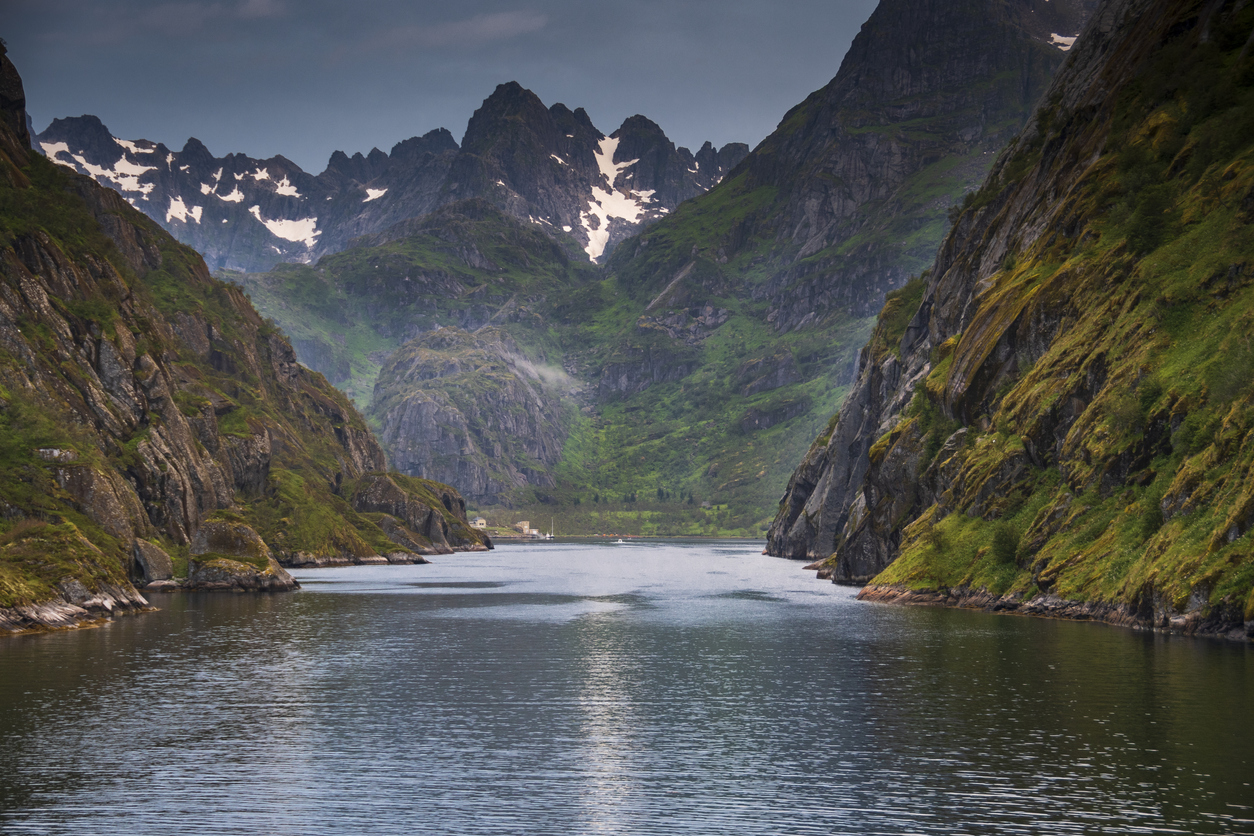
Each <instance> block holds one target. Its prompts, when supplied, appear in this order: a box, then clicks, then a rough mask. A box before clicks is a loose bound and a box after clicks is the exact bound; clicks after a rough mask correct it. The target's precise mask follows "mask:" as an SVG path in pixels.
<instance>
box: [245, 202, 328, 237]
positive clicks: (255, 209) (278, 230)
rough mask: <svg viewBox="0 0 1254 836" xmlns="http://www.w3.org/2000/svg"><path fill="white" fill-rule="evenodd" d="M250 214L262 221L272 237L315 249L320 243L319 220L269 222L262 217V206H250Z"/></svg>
mask: <svg viewBox="0 0 1254 836" xmlns="http://www.w3.org/2000/svg"><path fill="white" fill-rule="evenodd" d="M248 212H249V214H251V215H252V216H253V217H254V218H256V219H257V220H259V221H261V223H262V225H263V226H264V227H265V228H266V229H268V230H270V234H271V235H273V236H275V237H276V238H282V239H283V240H284V241H299V242H301V243H302V244H304V245H305V246H306V247H313V245H314V244H316V243H318V236H319V235H321V234H322V232H321V231H319V229H318V219H317V218H300V219H298V220H288V219H285V218H276V219H275V220H270V221H268V220H266V219H265V218H263V217H262V216H261V207H260V206H250V207H248Z"/></svg>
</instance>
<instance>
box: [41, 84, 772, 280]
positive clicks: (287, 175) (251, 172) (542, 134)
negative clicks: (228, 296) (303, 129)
mask: <svg viewBox="0 0 1254 836" xmlns="http://www.w3.org/2000/svg"><path fill="white" fill-rule="evenodd" d="M524 117H525V118H524ZM624 126H625V127H627V128H628V129H629V133H630V136H631V140H632V141H630V142H629V146H630V147H631V148H632V149H633V150H635V151H636V152H638V153H639V154H641V155H647V156H648V157H649V158H650V159H649V163H647V164H646V166H645V167H644V168H643V169H642V170H641V174H642V175H647V176H645V177H643V178H642V179H648V180H649V188H647V189H636V188H634V186H633V185H632V182H631V181H632V180H633V177H634V173H635V172H634V171H633V169H634V167H635V165H636V163H637V162H639V158H637V159H634V160H633V159H631V158H628V157H626V156H623V155H621V154H616V153H615V151H616V147H617V146H616V144H614V143H612V142H610V140H612V138H613V137H616V136H617V135H618V134H619V133H620V132H621V131H623V130H624V128H620V129H619V130H618V131H616V132H615V133H614V134H611V135H610V136H609V137H606V136H605V135H604V134H602V133H601V132H600V131H599V130H597V129H596V127H595V126H593V125H592V122H591V120H589V119H588V116H587V113H586V112H584V110H583V109H582V108H580V109H577V110H575V111H570V110H569V109H568V108H566V107H565V105H561V104H555V105H553V106H552V107H551V108H546V107H545V106H544V105H543V103H542V102H540V100H539V98H538V97H537V96H536V95H535V94H534V93H532V92H531V91H529V90H526V89H524V88H523V87H522V86H521V85H519V84H518V83H517V82H509V83H507V84H502V85H499V86H498V87H497V89H496V91H494V92H493V93H492V95H490V96H489V97H488V98H487V99H486V100H485V101H484V103H483V105H482V106H480V108H479V109H477V110H476V111H475V114H474V115H473V116H472V117H471V118H470V121H469V123H468V124H467V128H466V134H465V136H464V137H463V144H465V145H466V147H464V148H463V147H462V146H459V145H458V144H457V142H456V141H455V140H454V139H453V136H452V134H451V133H449V132H448V130H446V129H444V128H437V129H435V130H432V131H429V132H428V133H426V134H424V135H422V136H420V137H411V138H410V139H406V140H402V141H400V142H398V143H396V144H395V145H394V146H393V147H392V149H391V151H390V152H386V153H385V152H383V151H381V150H379V149H378V148H374V149H372V150H371V151H370V152H369V153H368V154H365V155H363V154H361V153H360V152H358V153H355V154H353V155H352V156H351V157H350V156H349V155H348V154H345V153H344V152H342V151H336V152H334V153H333V154H332V155H331V157H330V159H329V160H328V162H327V165H326V168H325V169H324V170H323V171H322V173H320V174H317V175H313V174H310V173H308V172H305V171H303V170H302V169H301V168H300V167H299V166H297V165H296V164H295V163H293V162H291V161H290V160H287V159H286V158H284V157H282V156H275V157H271V158H268V159H265V160H259V159H253V158H251V157H248V156H246V155H243V154H228V155H227V156H225V157H214V156H213V155H212V154H211V153H210V152H209V150H208V149H207V148H206V147H205V146H204V144H203V143H201V142H200V141H199V140H197V139H195V138H191V139H189V140H188V141H187V143H186V144H185V145H184V147H183V149H182V150H179V151H175V150H172V149H169V148H167V147H166V146H164V145H161V144H157V143H152V142H149V141H147V140H124V139H117V138H115V137H113V136H112V135H111V133H110V132H109V130H108V129H107V128H106V127H105V126H104V124H103V123H102V122H101V120H100V119H99V118H97V117H95V116H80V117H71V118H65V119H56V120H54V121H53V122H52V123H51V124H50V125H49V126H48V127H47V128H46V129H45V130H44V131H43V132H42V133H41V134H39V135H38V136H37V137H35V143H36V147H37V148H38V149H39V150H41V151H42V152H43V153H44V154H45V155H46V156H48V157H49V158H50V159H52V160H53V161H54V162H57V163H59V164H61V165H65V166H67V167H70V168H73V169H74V170H76V171H78V172H79V173H81V174H87V175H90V176H93V177H95V179H96V180H97V181H98V182H100V183H102V184H103V185H106V186H109V187H111V188H114V189H115V190H119V191H121V192H122V193H123V196H124V197H126V199H127V200H128V202H130V203H131V205H133V206H135V207H136V208H138V209H139V210H140V211H143V212H144V213H145V214H147V215H148V216H149V217H151V218H152V219H153V220H155V221H156V222H157V223H158V224H159V225H161V226H162V227H163V228H164V229H166V231H167V232H170V233H171V234H172V235H174V236H175V237H176V238H178V239H179V240H180V241H183V242H184V243H186V244H189V245H190V246H193V247H194V248H196V249H197V250H198V251H200V252H202V253H203V254H204V255H205V257H206V258H207V260H208V261H209V262H210V263H211V264H212V265H213V266H214V269H230V270H242V271H251V272H256V271H259V270H265V269H269V268H270V267H272V266H273V265H274V264H276V263H279V262H282V261H295V262H312V261H315V260H317V258H319V257H321V256H323V255H327V254H330V253H334V252H338V251H339V250H341V249H343V247H344V246H346V245H347V242H348V241H350V240H351V239H353V238H356V237H358V236H360V235H364V234H368V233H374V232H381V231H383V230H384V229H386V228H388V227H389V226H392V225H393V224H395V223H398V222H400V221H403V220H405V219H407V218H411V217H417V216H420V215H423V214H426V213H428V212H431V211H433V210H435V209H437V208H439V207H440V206H443V205H447V204H449V203H454V202H457V201H460V200H465V199H469V198H474V197H481V198H484V199H487V200H489V201H490V202H492V203H493V204H494V205H496V206H497V207H498V208H500V209H502V210H504V211H506V212H508V213H509V214H511V215H513V216H514V217H516V218H518V219H519V220H523V221H527V222H532V223H536V224H538V225H541V226H543V227H546V232H547V234H549V235H550V237H553V238H554V239H555V240H559V241H561V242H562V243H563V245H564V246H567V247H568V249H570V251H571V252H572V254H576V253H579V252H581V251H582V252H584V253H586V255H587V257H588V258H589V259H590V260H593V261H595V260H597V259H599V258H601V257H602V256H603V255H604V254H605V253H606V252H608V251H609V250H612V249H613V247H614V246H615V245H616V244H617V243H618V241H620V240H621V239H622V238H623V237H625V236H626V235H627V234H630V232H632V231H634V230H635V229H636V228H638V227H639V226H640V225H641V224H643V223H646V222H648V221H649V220H650V219H653V218H656V217H659V216H661V215H662V214H665V213H666V212H669V211H672V210H673V209H674V207H675V206H677V205H678V204H679V203H680V202H682V201H683V200H685V199H687V198H688V197H691V196H693V195H695V194H698V193H700V192H702V191H705V190H707V189H708V188H709V187H710V186H711V185H713V184H714V183H716V182H717V181H718V179H719V178H721V176H722V175H723V174H724V173H726V170H727V168H730V167H731V166H732V165H734V164H735V163H736V162H738V161H739V160H740V158H741V157H743V156H744V154H745V153H748V147H747V146H744V145H743V144H737V143H730V144H728V145H727V146H725V147H724V148H723V149H721V151H717V152H716V151H715V150H714V149H713V148H712V147H710V146H709V143H706V146H703V148H702V150H701V151H699V152H698V157H700V160H698V159H697V157H694V156H693V155H692V154H691V152H689V151H688V150H687V149H684V148H679V149H677V148H675V146H674V145H673V143H671V142H670V140H668V139H667V138H666V136H665V134H664V133H662V131H661V129H660V128H658V127H657V126H656V125H655V124H654V123H652V122H650V121H649V120H647V119H645V118H644V117H640V116H635V117H631V118H629V119H628V120H626V121H625V122H624ZM567 134H569V136H568V135H567ZM607 154H608V156H607ZM659 160H660V162H659ZM702 162H704V164H705V166H706V167H705V170H704V171H702ZM620 177H621V178H622V182H621V183H619V184H618V185H616V181H617V180H619V178H620Z"/></svg>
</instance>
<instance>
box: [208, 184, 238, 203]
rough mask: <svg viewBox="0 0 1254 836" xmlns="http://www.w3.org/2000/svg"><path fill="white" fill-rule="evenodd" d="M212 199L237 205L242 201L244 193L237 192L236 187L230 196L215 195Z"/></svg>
mask: <svg viewBox="0 0 1254 836" xmlns="http://www.w3.org/2000/svg"><path fill="white" fill-rule="evenodd" d="M214 197H217V198H220V199H222V200H225V201H226V202H227V203H239V202H240V201H242V200H243V199H244V193H243V192H241V191H240V190H239V186H236V187H235V188H234V189H232V190H231V193H230V194H215V195H214Z"/></svg>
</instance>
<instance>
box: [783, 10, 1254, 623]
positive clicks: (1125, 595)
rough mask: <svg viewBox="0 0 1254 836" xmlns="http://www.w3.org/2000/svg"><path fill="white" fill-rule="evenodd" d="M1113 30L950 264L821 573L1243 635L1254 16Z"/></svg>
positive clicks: (1252, 583)
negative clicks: (1067, 605) (1252, 38)
mask: <svg viewBox="0 0 1254 836" xmlns="http://www.w3.org/2000/svg"><path fill="white" fill-rule="evenodd" d="M1098 16H1099V17H1100V18H1102V22H1103V24H1104V26H1102V27H1094V28H1092V29H1090V30H1089V31H1088V32H1086V34H1085V36H1084V37H1083V38H1082V39H1081V41H1080V42H1079V43H1077V45H1076V54H1075V55H1074V56H1073V59H1072V63H1071V64H1070V65H1069V66H1068V67H1067V69H1066V70H1064V72H1063V74H1062V75H1060V77H1059V79H1058V82H1057V84H1056V85H1055V88H1054V90H1053V92H1052V95H1051V98H1050V99H1049V101H1048V102H1047V103H1046V104H1045V105H1044V106H1043V108H1042V110H1041V111H1040V113H1039V114H1038V115H1037V117H1036V118H1035V119H1034V122H1033V124H1032V125H1031V126H1030V127H1029V129H1028V130H1026V131H1025V133H1024V135H1023V137H1022V138H1021V139H1020V140H1019V141H1018V142H1017V143H1016V144H1015V145H1014V146H1012V148H1011V149H1010V151H1009V152H1008V153H1007V154H1006V155H1005V156H1004V157H1003V158H1002V159H1001V160H1000V161H999V163H998V165H997V167H996V168H995V170H994V172H993V174H992V175H991V176H990V178H989V180H988V182H987V183H986V184H985V186H984V187H983V189H982V190H981V191H980V192H979V193H978V194H976V195H974V196H973V197H972V199H971V200H970V201H968V206H967V208H966V210H965V212H964V214H963V215H962V217H961V218H960V219H959V221H958V224H957V226H956V228H955V231H954V233H953V234H952V235H951V236H950V238H949V239H948V240H947V241H946V244H945V246H944V247H943V248H942V250H941V254H940V256H939V257H938V259H937V264H936V268H935V271H934V273H933V276H932V278H931V279H930V280H929V284H928V286H927V292H926V294H925V296H924V298H923V300H922V304H921V306H920V307H919V309H918V312H917V315H916V317H915V319H914V321H913V323H912V324H911V330H910V331H909V332H907V333H906V336H905V339H904V340H903V341H902V343H901V353H902V355H903V357H904V358H905V366H906V372H905V374H904V377H905V378H906V379H908V380H910V381H917V382H913V383H912V384H911V385H909V386H908V387H907V388H905V389H901V390H898V391H899V392H900V394H898V395H895V397H897V398H898V402H899V403H903V404H908V405H907V406H905V407H904V408H903V409H901V410H900V411H897V412H891V411H890V412H889V413H888V414H887V415H886V418H885V421H884V424H883V426H884V427H885V428H886V429H887V432H884V433H882V434H880V435H878V436H877V438H876V440H875V441H874V444H873V445H871V446H870V447H869V450H868V457H869V466H868V470H867V475H866V477H865V479H864V480H862V482H861V486H860V489H859V491H858V506H859V508H858V510H856V511H854V512H853V513H852V514H851V516H850V519H849V522H848V523H847V524H846V525H845V526H844V528H843V530H842V532H841V534H840V536H839V537H838V538H837V540H836V541H835V542H834V543H833V544H832V547H831V548H832V551H833V552H834V553H833V554H832V557H831V560H830V569H829V571H831V572H833V573H834V574H835V575H836V577H838V578H839V577H842V576H843V577H845V578H847V579H857V578H859V577H861V578H862V579H865V578H866V577H867V573H868V569H870V570H872V571H870V572H869V574H875V571H878V570H879V569H882V571H879V574H877V575H876V576H875V577H874V579H873V580H872V581H871V583H872V585H873V586H874V587H878V588H879V591H878V592H876V593H875V594H877V595H880V596H882V595H884V594H885V591H884V588H890V589H895V590H899V591H901V594H909V593H908V592H907V591H910V592H914V593H919V592H940V593H942V594H945V595H951V596H957V597H961V596H962V595H966V594H971V593H972V592H981V593H988V594H990V595H992V596H994V597H996V596H1003V595H1004V596H1008V597H1007V598H1006V599H1005V601H1004V602H1003V604H1002V605H1005V606H1010V605H1013V606H1024V607H1027V608H1031V606H1033V604H1032V602H1033V601H1036V602H1040V601H1042V600H1045V599H1060V600H1062V601H1069V602H1083V603H1085V604H1087V605H1091V606H1093V607H1097V608H1098V610H1095V611H1099V612H1101V613H1103V614H1104V615H1103V617H1111V618H1117V619H1122V620H1126V621H1129V622H1135V623H1142V624H1153V625H1156V626H1168V625H1172V626H1176V627H1183V628H1185V629H1202V630H1210V631H1223V630H1228V629H1231V628H1233V627H1234V625H1235V626H1237V630H1238V632H1243V630H1244V628H1243V627H1240V626H1239V625H1242V624H1243V623H1245V622H1249V621H1251V620H1252V619H1254V548H1252V546H1251V538H1250V536H1249V534H1248V532H1249V529H1250V528H1251V527H1252V526H1254V500H1252V499H1251V497H1252V496H1254V480H1252V479H1251V473H1252V472H1254V470H1252V467H1254V375H1252V374H1251V368H1254V366H1252V365H1251V360H1252V359H1254V352H1252V350H1251V348H1250V344H1249V342H1250V334H1251V325H1254V270H1252V269H1251V267H1250V266H1249V265H1251V264H1254V232H1252V231H1251V230H1254V226H1251V221H1252V220H1254V214H1252V213H1254V197H1251V195H1254V121H1252V120H1254V116H1252V115H1251V114H1254V60H1252V56H1251V55H1250V54H1249V50H1248V49H1247V48H1246V46H1245V45H1246V42H1247V36H1248V34H1249V32H1250V31H1251V29H1252V28H1254V9H1252V8H1249V7H1245V6H1243V5H1242V4H1229V3H1200V2H1199V3H1191V2H1185V3H1168V2H1156V0H1114V1H1113V2H1111V3H1108V4H1107V5H1106V6H1105V7H1103V9H1102V10H1100V11H1099V12H1098ZM789 524H790V523H789V522H788V521H786V520H783V519H782V518H781V519H780V520H777V523H776V526H777V530H778V531H780V532H783V531H784V530H785V529H786V528H787V527H788V525H789ZM872 558H875V559H881V560H884V562H887V563H889V565H887V567H886V568H884V566H883V564H882V563H881V565H880V566H879V567H878V569H877V568H876V566H875V560H874V559H872ZM1103 608H1104V609H1103Z"/></svg>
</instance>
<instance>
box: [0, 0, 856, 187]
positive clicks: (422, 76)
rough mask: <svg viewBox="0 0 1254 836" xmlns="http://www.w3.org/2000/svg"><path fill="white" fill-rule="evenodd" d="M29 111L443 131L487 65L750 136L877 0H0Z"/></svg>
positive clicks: (355, 146)
mask: <svg viewBox="0 0 1254 836" xmlns="http://www.w3.org/2000/svg"><path fill="white" fill-rule="evenodd" d="M0 2H3V4H4V6H5V9H6V12H5V16H4V21H3V26H4V31H2V32H0V35H3V36H4V38H5V39H6V40H7V41H8V44H9V53H10V56H11V57H12V58H13V60H14V62H15V63H16V64H17V66H18V69H19V70H20V71H21V72H22V74H23V77H24V79H25V81H26V88H27V100H28V102H29V105H30V109H31V112H32V117H33V118H34V120H35V124H36V127H37V128H38V129H42V128H43V127H45V126H46V125H47V123H48V122H50V121H51V120H52V119H53V118H54V117H58V116H76V115H79V114H82V113H93V114H95V115H97V116H100V117H101V119H103V120H104V122H105V124H107V125H108V126H109V127H110V128H111V129H112V130H113V132H114V133H115V134H116V135H118V136H121V137H125V138H140V137H142V138H145V139H153V140H157V141H160V142H165V143H166V144H167V145H170V146H173V147H181V146H182V144H183V142H184V140H186V139H187V137H189V136H195V137H197V138H199V139H201V140H203V141H204V142H205V143H206V144H207V145H208V146H209V148H210V149H211V150H212V151H213V152H214V153H216V154H225V153H228V152H231V151H243V152H245V153H248V154H251V155H253V156H258V157H264V156H270V155H273V154H283V155H285V156H287V157H289V158H291V159H293V160H295V161H296V162H298V163H299V164H300V165H301V166H303V167H305V168H307V169H309V170H311V171H315V172H316V171H320V170H321V168H322V166H323V165H324V164H325V161H326V159H327V158H328V156H329V155H330V153H331V151H333V150H335V149H342V150H346V151H348V152H350V153H351V152H353V151H359V150H360V151H367V150H369V149H370V148H371V147H372V146H378V147H380V148H383V149H384V150H387V149H388V148H390V147H391V146H392V144H394V143H395V142H397V141H399V140H401V139H404V138H406V137H409V136H413V135H415V134H421V133H425V132H426V131H428V130H431V129H433V128H437V127H447V128H448V129H449V130H451V131H452V132H453V134H454V136H455V137H457V138H458V139H460V137H461V134H462V132H463V131H464V130H465V126H466V120H467V119H468V118H469V117H470V115H471V113H472V112H473V111H474V110H475V108H477V107H478V106H479V104H480V103H481V102H482V100H483V99H484V98H485V97H486V96H487V95H488V94H490V93H491V92H492V90H493V89H494V88H495V86H496V85H497V84H499V83H501V82H505V81H511V80H516V81H518V82H520V83H521V84H522V85H523V86H525V87H528V88H530V89H532V90H534V91H535V92H536V93H537V94H538V95H539V96H540V98H541V99H543V100H544V102H545V103H546V104H553V103H554V102H559V101H560V102H563V103H565V104H566V105H568V106H570V107H572V108H574V107H584V108H586V109H587V111H588V113H589V115H590V116H591V117H592V120H593V122H594V123H595V124H596V125H597V127H599V128H600V129H601V130H603V131H606V132H610V131H613V130H614V129H615V128H617V127H618V125H619V124H620V123H621V122H622V120H623V119H625V118H626V117H628V116H630V115H632V114H634V113H642V114H644V115H645V116H648V117H649V118H651V119H653V120H654V121H655V122H657V123H658V124H660V125H661V126H662V128H663V129H664V130H665V131H666V132H667V134H668V135H670V137H671V138H672V139H674V140H675V141H676V142H677V143H678V144H681V145H688V146H689V147H691V148H693V149H694V150H695V148H696V147H697V146H698V145H700V143H701V142H702V141H704V140H706V139H709V140H710V141H712V142H714V144H715V145H723V144H725V143H727V142H734V141H742V142H748V143H750V144H751V145H752V144H755V143H757V142H758V141H759V140H761V139H762V138H763V137H764V136H765V135H766V134H767V133H769V132H770V131H771V130H772V129H773V128H774V126H775V125H776V123H777V122H778V121H779V119H780V117H781V116H783V114H784V112H785V111H786V110H787V109H788V108H789V107H791V106H792V105H794V104H796V103H797V102H799V101H801V100H802V99H803V98H804V97H805V96H806V95H807V94H808V93H809V92H810V91H812V90H814V89H817V88H818V87H820V86H822V85H823V84H825V83H826V82H827V80H828V79H830V78H831V77H832V76H833V75H834V74H835V73H836V70H837V68H838V67H839V64H840V59H841V57H842V56H843V55H844V52H845V50H846V49H847V48H848V45H849V41H850V40H851V39H852V37H853V35H854V34H855V33H856V32H857V30H858V28H859V26H860V25H861V23H862V22H863V21H864V20H865V19H866V17H867V16H868V15H869V14H870V12H871V10H872V8H873V7H874V0H828V2H820V1H819V0H795V2H762V0H721V1H720V2H714V1H713V0H689V2H680V1H679V0H669V1H667V2H664V1H663V0H618V2H614V3H590V2H587V0H534V2H526V3H519V2H503V1H500V0H463V2H460V3H457V4H451V3H431V2H404V1H403V0H375V1H374V2H358V3H344V2H341V0H204V2H195V0H177V1H176V2H151V0H0Z"/></svg>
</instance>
